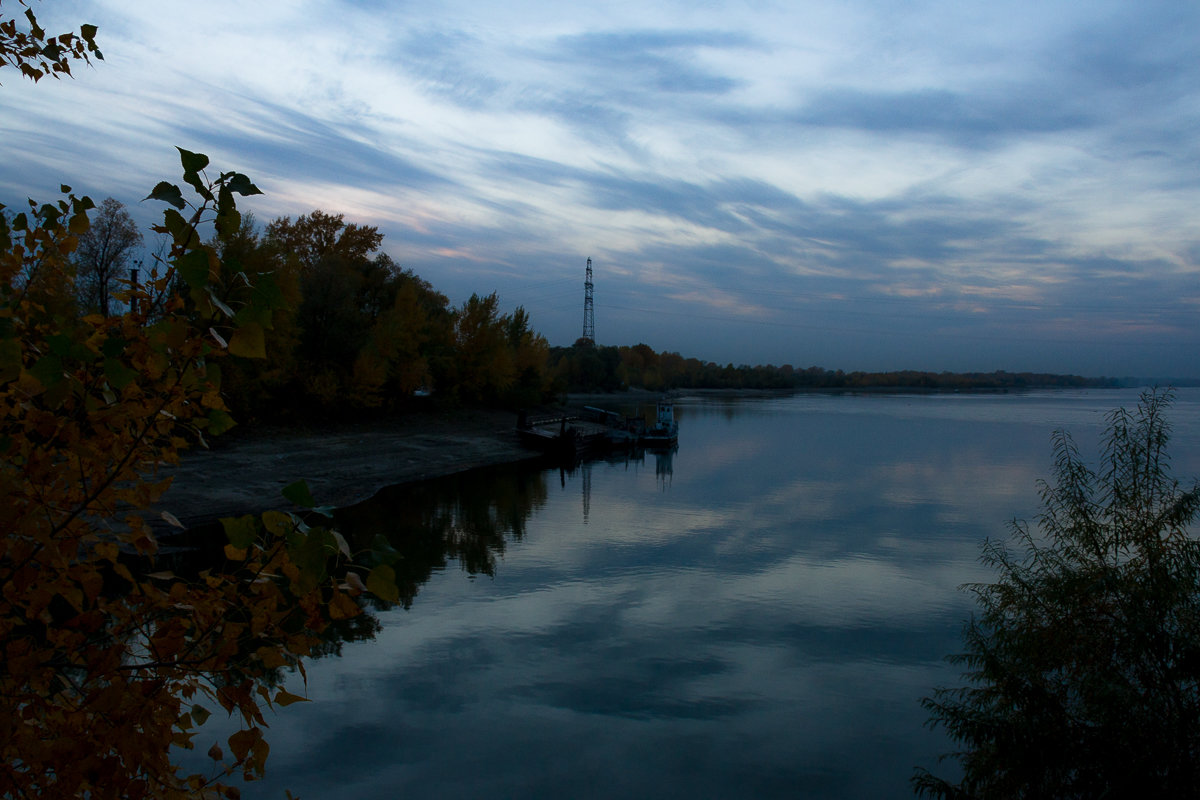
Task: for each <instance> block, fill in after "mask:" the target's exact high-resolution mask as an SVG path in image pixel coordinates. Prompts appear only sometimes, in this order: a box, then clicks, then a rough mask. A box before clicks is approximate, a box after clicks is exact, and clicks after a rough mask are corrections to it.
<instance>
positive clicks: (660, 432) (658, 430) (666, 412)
mask: <svg viewBox="0 0 1200 800" xmlns="http://www.w3.org/2000/svg"><path fill="white" fill-rule="evenodd" d="M678 442H679V423H678V422H676V421H675V405H674V404H673V403H672V402H671V401H670V400H667V399H665V398H664V399H662V400H659V401H658V407H657V409H656V411H655V415H654V425H653V426H651V427H649V428H646V430H645V431H643V432H642V434H641V438H640V439H639V444H642V445H643V446H645V447H650V448H656V447H671V446H672V445H674V444H676V443H678Z"/></svg>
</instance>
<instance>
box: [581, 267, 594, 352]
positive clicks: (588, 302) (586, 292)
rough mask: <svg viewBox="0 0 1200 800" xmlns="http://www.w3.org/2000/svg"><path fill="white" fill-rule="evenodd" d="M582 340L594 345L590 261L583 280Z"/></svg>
mask: <svg viewBox="0 0 1200 800" xmlns="http://www.w3.org/2000/svg"><path fill="white" fill-rule="evenodd" d="M583 338H584V339H587V340H588V341H589V342H591V343H592V344H595V343H596V315H595V311H594V309H593V308H592V260H591V259H590V258H589V259H588V260H587V277H586V278H584V280H583Z"/></svg>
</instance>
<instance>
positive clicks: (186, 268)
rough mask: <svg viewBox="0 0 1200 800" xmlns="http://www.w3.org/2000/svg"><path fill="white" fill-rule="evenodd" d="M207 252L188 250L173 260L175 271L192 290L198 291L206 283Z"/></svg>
mask: <svg viewBox="0 0 1200 800" xmlns="http://www.w3.org/2000/svg"><path fill="white" fill-rule="evenodd" d="M208 267H209V263H208V251H207V250H202V249H201V250H189V251H188V252H186V253H184V254H183V255H182V256H180V257H179V258H177V259H176V260H175V269H177V270H179V274H180V275H181V276H183V280H184V281H185V282H187V285H188V286H191V287H192V288H193V289H199V288H201V287H203V286H204V285H205V284H207V283H208Z"/></svg>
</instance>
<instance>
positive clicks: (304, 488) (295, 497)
mask: <svg viewBox="0 0 1200 800" xmlns="http://www.w3.org/2000/svg"><path fill="white" fill-rule="evenodd" d="M283 496H284V498H285V499H287V500H288V502H291V503H295V504H296V505H298V506H300V507H301V508H312V507H313V506H315V505H316V504H317V501H316V500H314V499H313V496H312V492H310V491H309V490H308V484H307V483H305V482H304V481H302V480H300V481H296V482H295V483H290V484H288V485H287V486H285V487H284V488H283Z"/></svg>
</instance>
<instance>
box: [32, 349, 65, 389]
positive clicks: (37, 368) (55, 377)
mask: <svg viewBox="0 0 1200 800" xmlns="http://www.w3.org/2000/svg"><path fill="white" fill-rule="evenodd" d="M29 374H30V375H32V376H33V377H35V378H37V382H38V383H40V384H41V385H42V386H44V387H46V388H47V389H49V388H50V387H52V386H55V385H57V384H58V383H60V382H61V381H62V379H63V364H62V359H60V358H59V357H58V356H56V355H54V354H53V353H47V354H46V355H44V356H42V357H41V358H39V359H38V360H37V363H36V364H34V365H33V366H32V367H31V368H30V370H29Z"/></svg>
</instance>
